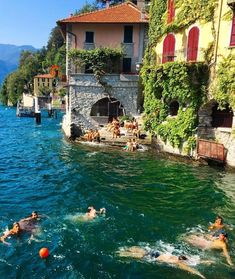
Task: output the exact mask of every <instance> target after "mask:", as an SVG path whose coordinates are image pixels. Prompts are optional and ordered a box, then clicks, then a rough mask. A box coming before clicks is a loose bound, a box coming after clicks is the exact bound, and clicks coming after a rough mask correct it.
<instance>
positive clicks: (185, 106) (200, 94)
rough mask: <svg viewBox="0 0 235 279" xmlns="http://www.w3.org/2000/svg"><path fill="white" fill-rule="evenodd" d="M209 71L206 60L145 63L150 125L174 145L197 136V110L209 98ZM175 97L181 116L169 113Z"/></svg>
mask: <svg viewBox="0 0 235 279" xmlns="http://www.w3.org/2000/svg"><path fill="white" fill-rule="evenodd" d="M208 75H209V71H208V66H207V65H206V64H204V63H192V64H190V63H182V62H170V63H166V64H162V65H156V66H154V67H153V66H152V67H147V66H145V67H143V69H142V77H143V82H144V84H145V101H144V109H145V127H146V129H147V130H149V131H150V132H151V133H152V134H154V135H159V136H161V138H162V139H163V140H164V141H166V140H168V141H169V142H170V144H171V145H172V146H174V147H180V146H181V145H182V143H183V142H184V141H187V140H188V139H190V138H191V137H193V136H194V133H195V129H196V127H197V124H198V122H197V121H198V117H197V112H198V109H199V108H200V106H201V105H202V103H203V102H204V101H205V96H206V90H207V82H208ZM172 101H177V102H178V104H179V110H178V114H177V116H174V117H169V104H170V103H171V102H172ZM191 142H192V140H191ZM192 145H193V144H192Z"/></svg>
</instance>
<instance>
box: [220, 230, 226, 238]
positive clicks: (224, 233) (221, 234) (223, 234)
mask: <svg viewBox="0 0 235 279" xmlns="http://www.w3.org/2000/svg"><path fill="white" fill-rule="evenodd" d="M227 238H228V234H227V233H226V232H225V231H222V230H221V231H220V234H219V239H221V240H226V239H227Z"/></svg>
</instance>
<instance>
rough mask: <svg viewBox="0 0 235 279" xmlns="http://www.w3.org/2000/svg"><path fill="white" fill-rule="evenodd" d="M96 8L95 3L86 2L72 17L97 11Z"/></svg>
mask: <svg viewBox="0 0 235 279" xmlns="http://www.w3.org/2000/svg"><path fill="white" fill-rule="evenodd" d="M98 8H99V7H98V5H97V2H93V3H88V2H87V1H86V2H85V4H84V5H83V6H82V8H81V9H79V10H76V11H75V13H74V15H80V14H84V13H89V12H92V11H95V10H98Z"/></svg>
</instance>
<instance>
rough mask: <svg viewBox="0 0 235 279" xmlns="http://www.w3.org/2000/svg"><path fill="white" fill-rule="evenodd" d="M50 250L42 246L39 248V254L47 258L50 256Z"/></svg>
mask: <svg viewBox="0 0 235 279" xmlns="http://www.w3.org/2000/svg"><path fill="white" fill-rule="evenodd" d="M49 254H50V253H49V250H48V249H47V248H41V249H40V250H39V256H40V257H41V258H42V259H45V258H47V257H48V256H49Z"/></svg>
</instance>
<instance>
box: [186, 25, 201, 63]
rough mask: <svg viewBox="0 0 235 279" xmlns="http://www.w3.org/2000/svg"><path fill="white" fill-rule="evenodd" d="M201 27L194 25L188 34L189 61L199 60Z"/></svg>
mask: <svg viewBox="0 0 235 279" xmlns="http://www.w3.org/2000/svg"><path fill="white" fill-rule="evenodd" d="M198 42H199V28H198V27H193V28H191V29H190V31H189V34H188V47H187V61H197V54H198Z"/></svg>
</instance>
